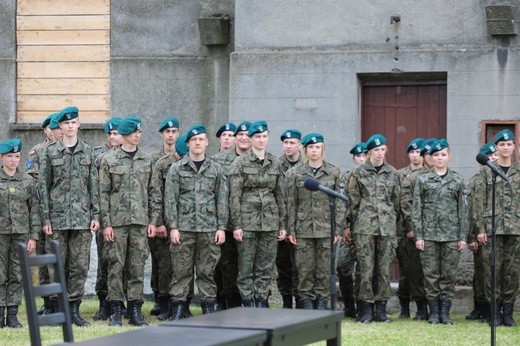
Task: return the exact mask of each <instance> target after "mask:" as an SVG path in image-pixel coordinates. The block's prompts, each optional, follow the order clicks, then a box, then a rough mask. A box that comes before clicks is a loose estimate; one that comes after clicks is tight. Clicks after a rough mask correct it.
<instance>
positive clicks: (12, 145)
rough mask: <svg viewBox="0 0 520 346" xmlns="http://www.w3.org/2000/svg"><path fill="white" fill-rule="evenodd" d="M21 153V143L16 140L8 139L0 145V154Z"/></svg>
mask: <svg viewBox="0 0 520 346" xmlns="http://www.w3.org/2000/svg"><path fill="white" fill-rule="evenodd" d="M20 151H22V141H21V140H19V139H18V138H12V139H8V140H7V141H3V142H1V143H0V154H9V153H18V152H20Z"/></svg>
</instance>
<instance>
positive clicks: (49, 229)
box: [42, 225, 52, 235]
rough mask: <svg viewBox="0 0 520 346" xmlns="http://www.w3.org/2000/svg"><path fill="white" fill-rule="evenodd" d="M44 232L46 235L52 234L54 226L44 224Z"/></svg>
mask: <svg viewBox="0 0 520 346" xmlns="http://www.w3.org/2000/svg"><path fill="white" fill-rule="evenodd" d="M42 232H43V233H45V235H52V226H51V225H45V226H43V227H42Z"/></svg>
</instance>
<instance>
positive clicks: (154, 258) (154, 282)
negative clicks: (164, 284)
mask: <svg viewBox="0 0 520 346" xmlns="http://www.w3.org/2000/svg"><path fill="white" fill-rule="evenodd" d="M160 240H161V239H159V238H150V239H148V247H149V249H150V258H151V264H152V275H151V276H150V288H151V289H152V291H153V292H154V294H158V293H159V254H158V253H157V247H158V244H157V243H158V241H160Z"/></svg>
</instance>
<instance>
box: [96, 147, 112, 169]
mask: <svg viewBox="0 0 520 346" xmlns="http://www.w3.org/2000/svg"><path fill="white" fill-rule="evenodd" d="M110 149H112V148H110V147H109V146H108V144H106V143H105V144H104V145H100V146H97V147H95V148H94V149H92V150H93V152H94V154H93V156H94V163H95V165H96V168H97V169H98V171H99V167H100V166H101V158H102V156H103V154H105V153H107V152H108V151H109V150H110Z"/></svg>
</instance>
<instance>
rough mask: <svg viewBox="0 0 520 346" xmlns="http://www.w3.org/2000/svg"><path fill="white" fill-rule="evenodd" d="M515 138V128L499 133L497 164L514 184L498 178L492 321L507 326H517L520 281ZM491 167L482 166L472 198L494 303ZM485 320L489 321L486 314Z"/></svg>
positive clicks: (488, 292) (519, 171) (519, 204)
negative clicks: (515, 318)
mask: <svg viewBox="0 0 520 346" xmlns="http://www.w3.org/2000/svg"><path fill="white" fill-rule="evenodd" d="M514 140H515V138H514V136H513V134H512V133H511V131H509V130H502V131H500V132H499V133H497V135H496V136H495V141H494V142H495V146H496V149H497V153H498V159H497V161H496V164H497V165H498V168H499V169H501V170H502V171H503V172H504V173H505V175H506V177H507V178H508V180H509V183H510V184H511V189H510V188H509V187H508V184H507V182H506V181H504V180H503V179H502V178H500V177H498V178H497V183H496V194H495V196H496V202H495V206H496V215H497V216H498V215H502V217H500V218H498V217H497V219H496V220H495V222H496V292H497V294H496V311H495V313H496V314H495V317H496V319H495V321H491V322H492V323H494V324H495V326H497V325H501V324H502V325H504V326H507V327H511V326H516V322H515V320H514V319H513V306H514V304H515V300H516V297H517V295H518V282H519V280H520V265H519V263H518V259H519V258H520V229H519V228H518V225H519V223H520V213H518V210H520V164H519V163H517V162H514V161H513V156H514V153H515V148H516V147H515V141H514ZM493 174H494V173H493V172H492V171H491V170H490V169H489V168H488V167H482V168H481V169H480V172H479V176H478V178H477V179H476V181H475V188H474V190H473V191H474V194H475V196H474V198H473V199H472V200H473V202H474V204H473V214H474V215H476V219H475V220H474V221H475V227H476V230H477V232H478V234H477V240H478V242H479V244H480V245H481V248H482V258H483V261H484V278H485V286H484V288H485V290H484V293H485V296H486V303H487V305H488V306H489V304H490V303H491V267H490V262H489V261H490V254H491V230H492V225H491V208H492V205H491V201H492V176H493ZM486 317H487V319H486V318H484V320H489V316H486Z"/></svg>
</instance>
